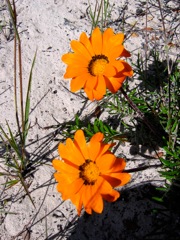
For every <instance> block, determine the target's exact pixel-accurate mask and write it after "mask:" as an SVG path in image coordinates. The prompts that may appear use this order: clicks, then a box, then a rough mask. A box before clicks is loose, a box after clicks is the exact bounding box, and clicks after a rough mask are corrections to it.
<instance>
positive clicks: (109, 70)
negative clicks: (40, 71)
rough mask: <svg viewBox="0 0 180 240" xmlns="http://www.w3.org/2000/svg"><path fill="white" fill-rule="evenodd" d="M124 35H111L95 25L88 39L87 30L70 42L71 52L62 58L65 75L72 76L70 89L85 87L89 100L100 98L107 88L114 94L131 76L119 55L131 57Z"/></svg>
mask: <svg viewBox="0 0 180 240" xmlns="http://www.w3.org/2000/svg"><path fill="white" fill-rule="evenodd" d="M123 40H124V34H123V33H118V34H116V35H115V34H114V33H113V30H112V29H111V28H108V29H106V30H105V31H104V33H101V31H100V29H99V28H95V29H94V31H93V32H92V35H91V37H90V38H88V37H87V35H86V33H84V32H83V33H82V34H81V35H80V39H79V41H75V40H73V41H71V48H72V50H73V51H74V52H73V53H66V54H64V55H63V56H62V61H63V62H64V63H66V64H67V65H68V66H67V69H66V73H65V75H64V78H72V80H71V86H70V88H71V91H72V92H76V91H78V90H80V89H81V88H84V91H85V92H86V94H87V96H88V98H89V99H90V100H94V99H96V100H100V99H102V98H103V95H104V94H105V93H106V88H108V89H109V90H110V91H111V92H112V93H115V92H117V91H118V90H119V88H120V87H121V86H122V83H123V81H124V80H125V78H126V77H127V76H129V77H131V76H132V75H133V71H132V68H131V66H130V65H129V64H128V63H127V62H125V61H124V60H121V59H119V58H120V57H130V53H129V52H128V51H127V50H126V49H125V48H124V46H123V45H122V44H123Z"/></svg>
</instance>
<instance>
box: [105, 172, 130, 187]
mask: <svg viewBox="0 0 180 240" xmlns="http://www.w3.org/2000/svg"><path fill="white" fill-rule="evenodd" d="M102 177H103V178H104V179H105V180H106V181H108V182H109V183H110V184H111V186H112V187H117V186H123V185H125V184H126V183H128V182H129V181H130V179H131V175H130V174H129V173H108V175H105V174H102Z"/></svg>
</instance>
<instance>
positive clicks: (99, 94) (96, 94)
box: [93, 89, 104, 101]
mask: <svg viewBox="0 0 180 240" xmlns="http://www.w3.org/2000/svg"><path fill="white" fill-rule="evenodd" d="M93 96H94V97H93V100H97V101H99V100H101V99H102V98H103V96H104V94H103V93H102V92H101V91H97V90H96V89H93Z"/></svg>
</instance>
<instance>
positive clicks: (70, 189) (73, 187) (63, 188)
mask: <svg viewBox="0 0 180 240" xmlns="http://www.w3.org/2000/svg"><path fill="white" fill-rule="evenodd" d="M83 184H84V181H83V180H82V178H78V179H76V180H75V181H74V182H72V183H70V184H68V185H64V183H63V182H62V183H59V184H58V191H59V192H61V194H62V198H63V200H66V199H71V196H73V195H74V194H76V193H77V192H78V191H79V190H80V189H81V187H82V186H83Z"/></svg>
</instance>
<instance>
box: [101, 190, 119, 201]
mask: <svg viewBox="0 0 180 240" xmlns="http://www.w3.org/2000/svg"><path fill="white" fill-rule="evenodd" d="M102 197H103V198H104V199H105V200H106V201H108V202H115V201H116V200H117V199H118V198H119V197H120V193H119V192H118V191H116V190H114V189H112V191H111V193H109V194H105V195H102Z"/></svg>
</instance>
